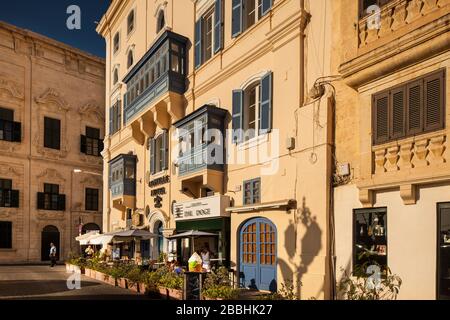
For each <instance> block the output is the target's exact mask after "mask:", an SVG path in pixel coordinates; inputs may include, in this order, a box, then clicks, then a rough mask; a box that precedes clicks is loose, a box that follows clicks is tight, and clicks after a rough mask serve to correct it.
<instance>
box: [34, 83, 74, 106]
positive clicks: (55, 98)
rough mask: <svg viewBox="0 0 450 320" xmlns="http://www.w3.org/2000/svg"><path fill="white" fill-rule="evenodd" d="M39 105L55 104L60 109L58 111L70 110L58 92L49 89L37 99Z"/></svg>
mask: <svg viewBox="0 0 450 320" xmlns="http://www.w3.org/2000/svg"><path fill="white" fill-rule="evenodd" d="M35 101H36V103H38V104H39V105H49V104H51V103H54V104H55V105H56V106H57V107H58V111H64V112H67V111H69V110H70V108H69V105H68V103H67V102H66V101H65V100H64V99H63V98H62V97H61V95H60V94H59V92H58V91H56V90H55V89H53V88H48V89H47V90H46V91H45V92H44V93H43V94H42V95H40V96H39V97H36V98H35Z"/></svg>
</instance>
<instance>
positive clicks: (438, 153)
mask: <svg viewBox="0 0 450 320" xmlns="http://www.w3.org/2000/svg"><path fill="white" fill-rule="evenodd" d="M444 142H445V137H444V136H439V137H434V138H431V140H430V147H429V149H430V151H431V153H432V154H433V163H444V162H445V161H444V158H443V154H444V150H445V146H444Z"/></svg>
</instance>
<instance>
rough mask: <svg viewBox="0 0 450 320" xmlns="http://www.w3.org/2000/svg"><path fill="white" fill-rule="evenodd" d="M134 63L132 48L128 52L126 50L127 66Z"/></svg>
mask: <svg viewBox="0 0 450 320" xmlns="http://www.w3.org/2000/svg"><path fill="white" fill-rule="evenodd" d="M133 63H134V58H133V50H130V52H128V59H127V67H128V68H130V67H131V66H132V65H133Z"/></svg>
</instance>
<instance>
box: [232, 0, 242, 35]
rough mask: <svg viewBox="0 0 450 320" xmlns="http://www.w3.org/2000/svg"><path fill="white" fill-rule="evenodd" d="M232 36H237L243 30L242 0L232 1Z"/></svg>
mask: <svg viewBox="0 0 450 320" xmlns="http://www.w3.org/2000/svg"><path fill="white" fill-rule="evenodd" d="M232 5H233V6H232V21H231V36H232V37H233V38H235V37H237V36H238V35H240V34H241V32H242V0H233V1H232Z"/></svg>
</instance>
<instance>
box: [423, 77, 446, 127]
mask: <svg viewBox="0 0 450 320" xmlns="http://www.w3.org/2000/svg"><path fill="white" fill-rule="evenodd" d="M443 89H444V73H443V72H439V73H436V74H433V75H431V76H429V77H426V78H425V79H424V116H425V118H424V130H425V131H431V130H436V129H441V128H443V127H444V90H443Z"/></svg>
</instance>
